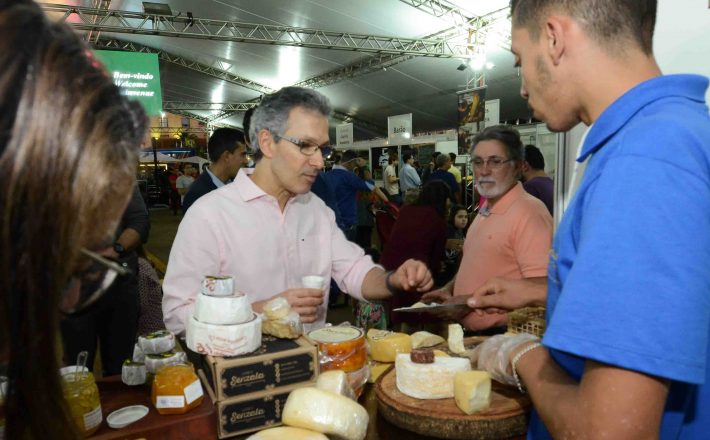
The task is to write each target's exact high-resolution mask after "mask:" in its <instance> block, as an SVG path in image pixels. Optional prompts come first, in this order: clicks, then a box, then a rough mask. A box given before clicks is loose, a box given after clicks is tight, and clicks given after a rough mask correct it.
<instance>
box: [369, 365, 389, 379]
mask: <svg viewBox="0 0 710 440" xmlns="http://www.w3.org/2000/svg"><path fill="white" fill-rule="evenodd" d="M391 366H392V363H390V362H377V361H372V362H371V365H370V378H369V379H367V383H375V382H376V381H377V378H378V377H380V376H381V375H382V373H384V372H385V371H387V369H388V368H389V367H391Z"/></svg>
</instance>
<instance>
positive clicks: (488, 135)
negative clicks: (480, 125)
mask: <svg viewBox="0 0 710 440" xmlns="http://www.w3.org/2000/svg"><path fill="white" fill-rule="evenodd" d="M481 141H498V142H500V143H502V144H503V145H505V149H506V150H507V152H508V159H511V160H514V161H520V160H523V157H524V156H523V142H522V141H521V140H520V134H519V133H518V130H516V129H514V128H513V127H511V126H510V125H494V126H492V127H486V128H484V129H483V131H482V132H480V133H478V134H477V135H476V136H475V137H474V138H473V148H471V151H472V152H473V150H474V149H475V148H476V145H478V143H479V142H481Z"/></svg>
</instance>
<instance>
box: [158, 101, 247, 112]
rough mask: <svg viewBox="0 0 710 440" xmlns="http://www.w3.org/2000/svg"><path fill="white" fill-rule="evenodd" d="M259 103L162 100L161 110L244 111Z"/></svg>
mask: <svg viewBox="0 0 710 440" xmlns="http://www.w3.org/2000/svg"><path fill="white" fill-rule="evenodd" d="M257 105H259V103H258V102H239V103H227V102H189V101H163V110H165V111H166V112H172V111H174V110H187V111H190V110H202V111H213V110H219V111H231V112H245V111H247V110H249V109H250V108H253V107H256V106H257Z"/></svg>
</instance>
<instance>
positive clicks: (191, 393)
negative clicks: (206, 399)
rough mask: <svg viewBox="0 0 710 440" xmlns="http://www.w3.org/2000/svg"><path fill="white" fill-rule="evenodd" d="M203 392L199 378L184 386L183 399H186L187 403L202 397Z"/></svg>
mask: <svg viewBox="0 0 710 440" xmlns="http://www.w3.org/2000/svg"><path fill="white" fill-rule="evenodd" d="M203 394H204V393H203V392H202V384H201V383H200V379H197V380H196V381H194V382H192V383H191V384H190V385H188V386H186V387H185V400H187V404H188V405H189V404H191V403H192V402H194V401H195V400H197V399H199V398H200V397H202V395H203Z"/></svg>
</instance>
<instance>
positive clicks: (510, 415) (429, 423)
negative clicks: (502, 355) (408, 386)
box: [375, 337, 532, 439]
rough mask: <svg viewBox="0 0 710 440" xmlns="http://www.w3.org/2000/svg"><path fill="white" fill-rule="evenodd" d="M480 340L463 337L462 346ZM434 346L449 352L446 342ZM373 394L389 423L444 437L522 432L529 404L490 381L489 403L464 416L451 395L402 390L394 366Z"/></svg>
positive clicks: (496, 436) (486, 436)
mask: <svg viewBox="0 0 710 440" xmlns="http://www.w3.org/2000/svg"><path fill="white" fill-rule="evenodd" d="M481 340H482V339H481V338H478V337H471V338H466V339H465V341H464V345H465V346H466V348H467V349H470V348H472V347H474V346H475V345H477V344H478V343H480V342H481ZM434 348H436V349H440V350H442V351H449V349H448V347H447V345H446V344H441V345H439V346H436V347H434ZM432 365H433V364H432ZM375 393H376V396H377V408H378V411H379V414H381V415H382V416H383V417H384V418H385V419H386V420H387V421H388V422H390V423H392V424H394V425H396V426H398V427H400V428H402V429H405V430H408V431H412V432H415V433H418V434H421V435H423V436H431V437H436V438H443V439H472V438H475V439H507V438H512V437H516V436H521V435H524V434H525V432H526V430H527V414H528V412H529V411H530V409H531V407H532V404H531V402H530V399H529V398H528V396H527V395H523V394H520V393H519V392H518V391H517V390H516V389H515V388H514V387H510V386H505V385H501V384H499V383H497V382H493V384H492V388H491V394H490V406H489V407H488V408H487V409H484V410H481V411H480V412H476V413H473V414H471V415H466V414H465V413H464V412H463V411H462V410H461V409H459V407H458V406H457V405H456V401H455V400H454V398H453V397H451V398H443V399H417V398H414V397H410V396H408V395H406V394H404V393H403V392H401V391H400V390H399V389H398V387H397V376H396V371H395V368H394V366H392V367H390V368H389V369H388V370H387V371H385V372H384V373H382V374H381V375H380V377H379V378H378V379H377V382H376V383H375Z"/></svg>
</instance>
